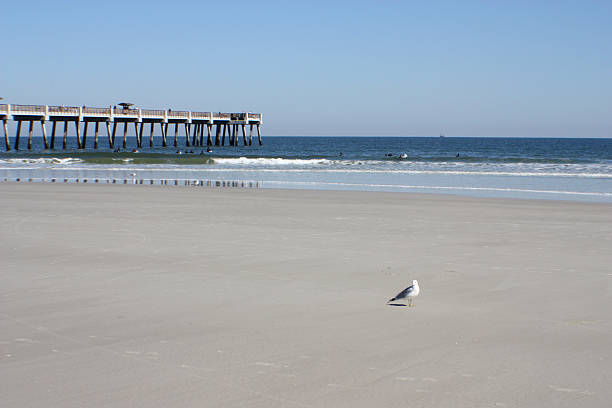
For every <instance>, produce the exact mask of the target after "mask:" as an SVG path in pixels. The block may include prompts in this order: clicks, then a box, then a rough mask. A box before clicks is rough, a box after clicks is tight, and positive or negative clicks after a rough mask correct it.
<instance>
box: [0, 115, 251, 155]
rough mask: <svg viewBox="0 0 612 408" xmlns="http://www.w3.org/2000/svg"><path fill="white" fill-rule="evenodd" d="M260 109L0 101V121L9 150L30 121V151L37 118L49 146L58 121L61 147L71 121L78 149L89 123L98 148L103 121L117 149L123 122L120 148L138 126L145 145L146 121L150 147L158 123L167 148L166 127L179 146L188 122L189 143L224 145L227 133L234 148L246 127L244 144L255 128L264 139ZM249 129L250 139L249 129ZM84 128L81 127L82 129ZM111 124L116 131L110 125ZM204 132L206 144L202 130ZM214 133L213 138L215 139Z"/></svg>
mask: <svg viewBox="0 0 612 408" xmlns="http://www.w3.org/2000/svg"><path fill="white" fill-rule="evenodd" d="M262 116H263V115H262V114H261V113H251V112H241V113H222V112H191V111H174V110H171V109H168V110H163V109H137V108H131V107H120V108H117V107H115V106H109V107H107V108H93V107H87V106H78V107H77V106H50V105H14V104H0V119H1V120H2V123H3V127H4V141H5V143H4V144H5V147H6V150H7V151H9V150H11V148H14V149H15V150H18V149H19V142H20V137H21V126H22V122H28V123H29V129H28V130H29V132H28V149H30V150H31V149H32V132H33V129H34V122H40V126H41V130H42V137H43V143H44V146H45V149H55V136H56V128H57V123H58V122H60V124H61V123H63V125H64V126H63V139H62V149H66V147H67V137H68V127H69V126H68V125H69V124H70V123H74V128H75V131H76V136H77V143H78V148H79V149H85V148H87V147H88V145H87V132H88V130H89V125H90V124H91V125H93V127H94V135H93V136H94V143H93V148H94V149H97V148H98V147H99V146H100V141H99V133H100V124H101V123H102V124H104V127H106V136H107V140H108V147H109V148H111V149H114V148H115V145H116V135H117V126H118V125H120V124H123V140H122V147H123V148H126V147H127V138H128V126H129V124H130V123H132V124H133V126H134V137H136V145H137V146H138V147H142V145H143V143H144V142H145V140H144V139H145V137H146V136H145V134H144V131H145V124H148V128H149V129H148V130H149V135H148V139H149V140H148V145H149V147H154V145H153V136H154V132H155V127H156V126H155V125H156V124H159V130H160V132H161V135H162V146H163V147H167V146H168V145H169V142H168V126H169V125H172V124H173V125H174V140H173V141H172V143H171V145H172V146H174V147H177V146H179V140H178V139H179V126H184V129H185V131H184V144H185V146H204V145H206V146H224V145H225V140H226V135H227V136H228V141H229V145H230V146H238V145H239V132H240V130H241V131H242V142H243V145H244V146H250V145H252V144H253V130H254V128H255V130H256V132H257V138H258V142H259V144H260V145H261V144H262V138H261V124H262ZM9 120H13V121H16V122H17V131H16V134H15V138H14V140H13V143H12V147H11V141H10V138H9V135H8V129H7V122H8V121H9ZM47 122H51V137H50V139H49V138H48V137H47V126H46V124H47ZM111 125H112V126H111ZM247 126H248V127H249V135H248V137H247V133H246V127H247ZM81 128H82V129H81ZM111 128H112V129H111ZM205 133H206V142H204V134H205ZM213 135H214V140H213Z"/></svg>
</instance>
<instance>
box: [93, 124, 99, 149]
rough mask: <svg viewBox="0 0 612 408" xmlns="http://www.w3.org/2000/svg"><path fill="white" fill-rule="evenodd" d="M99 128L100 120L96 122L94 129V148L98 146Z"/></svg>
mask: <svg viewBox="0 0 612 408" xmlns="http://www.w3.org/2000/svg"><path fill="white" fill-rule="evenodd" d="M99 129H100V122H96V128H95V130H94V133H95V135H94V149H97V148H98V130H99Z"/></svg>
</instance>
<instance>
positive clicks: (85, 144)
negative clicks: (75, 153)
mask: <svg viewBox="0 0 612 408" xmlns="http://www.w3.org/2000/svg"><path fill="white" fill-rule="evenodd" d="M88 124H89V122H87V121H85V123H83V149H85V147H87V125H88ZM78 125H79V122H77V126H78Z"/></svg>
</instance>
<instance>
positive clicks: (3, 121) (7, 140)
mask: <svg viewBox="0 0 612 408" xmlns="http://www.w3.org/2000/svg"><path fill="white" fill-rule="evenodd" d="M2 124H3V126H4V144H5V145H6V151H7V152H8V151H9V150H11V142H10V141H9V135H8V129H7V127H6V119H2Z"/></svg>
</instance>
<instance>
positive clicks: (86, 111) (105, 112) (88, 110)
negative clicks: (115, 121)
mask: <svg viewBox="0 0 612 408" xmlns="http://www.w3.org/2000/svg"><path fill="white" fill-rule="evenodd" d="M77 111H78V108H77ZM110 113H111V110H110V108H86V107H84V108H83V115H88V114H89V115H110Z"/></svg>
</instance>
